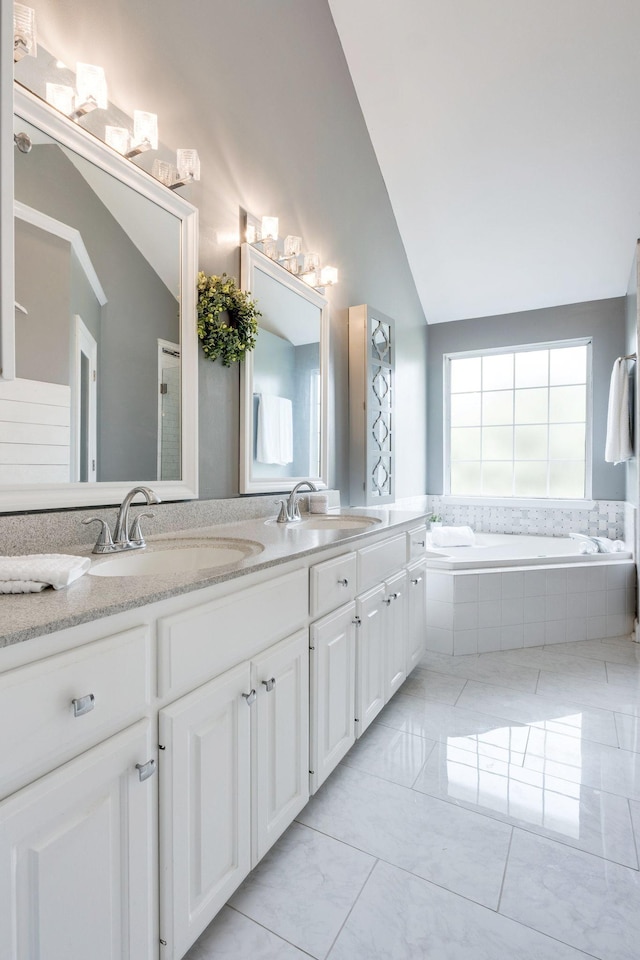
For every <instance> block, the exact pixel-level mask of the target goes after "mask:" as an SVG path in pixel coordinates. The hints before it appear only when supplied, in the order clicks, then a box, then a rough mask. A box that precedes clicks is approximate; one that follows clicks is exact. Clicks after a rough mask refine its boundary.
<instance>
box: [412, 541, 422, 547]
mask: <svg viewBox="0 0 640 960" xmlns="http://www.w3.org/2000/svg"><path fill="white" fill-rule="evenodd" d="M413 542H414V543H415V545H416V547H424V540H414V541H413Z"/></svg>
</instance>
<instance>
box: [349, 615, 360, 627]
mask: <svg viewBox="0 0 640 960" xmlns="http://www.w3.org/2000/svg"><path fill="white" fill-rule="evenodd" d="M351 623H353V624H354V625H355V626H356V627H361V626H362V620H361V618H360V617H354V618H353V620H352V621H351Z"/></svg>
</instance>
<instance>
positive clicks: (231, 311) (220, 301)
mask: <svg viewBox="0 0 640 960" xmlns="http://www.w3.org/2000/svg"><path fill="white" fill-rule="evenodd" d="M260 316H262V314H261V313H260V311H259V310H258V309H257V305H256V301H255V300H252V299H251V297H250V296H249V294H248V293H245V292H244V290H240V289H239V288H238V286H237V284H236V281H235V280H234V279H233V277H228V276H227V274H226V273H223V274H222V276H221V277H216V276H212V277H208V276H207V275H206V273H202V271H200V273H199V274H198V336H199V337H200V340H201V341H202V349H203V350H204V354H205V356H206V357H208V358H209V360H217V359H218V357H219V358H220V359H221V360H222V364H223V366H225V367H230V366H231V364H232V363H237V362H238V361H240V360H244V358H245V356H246V355H247V351H249V350H253V348H254V347H255V345H256V338H257V336H258V317H260Z"/></svg>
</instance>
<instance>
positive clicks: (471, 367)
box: [450, 357, 482, 393]
mask: <svg viewBox="0 0 640 960" xmlns="http://www.w3.org/2000/svg"><path fill="white" fill-rule="evenodd" d="M450 363H451V393H467V392H468V391H470V390H480V388H481V378H480V375H481V370H482V357H465V358H464V359H460V360H451V361H450Z"/></svg>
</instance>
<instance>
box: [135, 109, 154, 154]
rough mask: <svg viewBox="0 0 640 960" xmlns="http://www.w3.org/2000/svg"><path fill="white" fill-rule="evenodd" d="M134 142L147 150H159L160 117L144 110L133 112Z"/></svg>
mask: <svg viewBox="0 0 640 960" xmlns="http://www.w3.org/2000/svg"><path fill="white" fill-rule="evenodd" d="M133 142H134V145H135V146H136V147H142V148H143V149H145V150H157V149H158V115H157V114H156V113H146V112H145V111H144V110H134V111H133Z"/></svg>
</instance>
